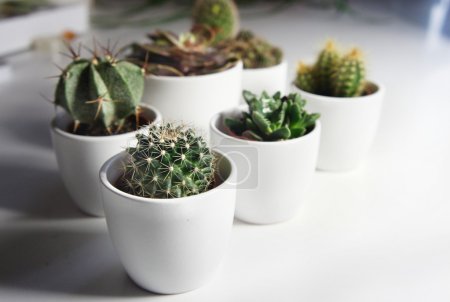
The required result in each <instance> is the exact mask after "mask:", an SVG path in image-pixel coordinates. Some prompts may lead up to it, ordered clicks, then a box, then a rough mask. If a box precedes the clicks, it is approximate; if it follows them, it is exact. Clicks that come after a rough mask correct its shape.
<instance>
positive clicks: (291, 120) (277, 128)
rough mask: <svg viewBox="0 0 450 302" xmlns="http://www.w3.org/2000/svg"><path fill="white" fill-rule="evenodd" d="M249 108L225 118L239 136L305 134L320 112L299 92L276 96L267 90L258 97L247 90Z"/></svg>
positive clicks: (274, 137)
mask: <svg viewBox="0 0 450 302" xmlns="http://www.w3.org/2000/svg"><path fill="white" fill-rule="evenodd" d="M243 95H244V99H245V101H246V102H247V104H248V107H249V111H248V112H242V115H241V116H240V117H239V118H237V119H234V118H225V120H224V123H225V125H226V126H227V127H228V128H229V129H230V130H231V131H232V132H233V133H234V134H235V135H237V136H240V137H242V138H245V139H249V140H256V141H279V140H288V139H293V138H297V137H300V136H303V135H305V134H307V133H308V132H310V131H311V130H312V129H314V126H315V122H316V120H317V119H318V118H319V117H320V115H319V114H318V113H313V114H308V113H307V112H306V111H305V110H304V106H305V103H306V102H305V100H303V99H302V98H301V97H300V96H299V95H298V94H295V93H293V94H290V95H288V96H283V97H282V96H281V93H280V92H277V93H276V94H274V95H273V96H272V97H270V96H269V95H268V94H267V93H265V92H263V93H262V95H261V96H260V97H259V98H258V97H257V96H256V95H254V94H253V93H251V92H249V91H244V93H243Z"/></svg>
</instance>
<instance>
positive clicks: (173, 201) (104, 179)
mask: <svg viewBox="0 0 450 302" xmlns="http://www.w3.org/2000/svg"><path fill="white" fill-rule="evenodd" d="M213 153H217V154H220V156H221V157H222V158H224V159H226V160H227V162H228V164H229V165H230V174H229V175H228V177H227V178H226V179H225V180H223V182H222V183H221V184H220V185H218V186H217V187H214V188H212V189H211V190H208V191H206V192H203V193H199V194H196V195H191V196H186V197H179V198H167V199H165V198H148V197H141V196H136V195H132V194H129V193H126V192H123V191H121V190H119V189H118V188H116V187H115V186H114V185H113V184H112V183H111V182H110V181H109V180H108V171H109V170H110V169H111V166H112V164H113V163H115V162H117V161H119V160H120V161H122V160H123V158H124V157H125V156H126V155H127V153H126V151H122V152H120V153H118V154H116V155H114V156H113V157H111V158H109V159H108V160H107V161H106V162H105V163H104V164H103V165H102V167H101V168H100V173H99V176H100V182H101V184H102V185H103V186H105V188H107V189H108V190H109V191H111V192H113V193H114V194H115V195H118V196H120V197H123V198H126V199H128V200H130V201H133V202H138V203H149V204H163V205H177V204H179V203H186V202H195V201H196V200H198V197H199V196H207V195H211V194H214V193H215V192H217V190H218V189H223V187H225V186H226V185H227V181H228V180H229V179H232V178H234V177H235V174H236V173H237V172H236V166H235V164H234V162H233V161H232V160H230V158H229V157H228V156H227V155H226V154H224V153H223V152H220V151H218V150H213ZM225 189H227V190H231V189H232V188H225Z"/></svg>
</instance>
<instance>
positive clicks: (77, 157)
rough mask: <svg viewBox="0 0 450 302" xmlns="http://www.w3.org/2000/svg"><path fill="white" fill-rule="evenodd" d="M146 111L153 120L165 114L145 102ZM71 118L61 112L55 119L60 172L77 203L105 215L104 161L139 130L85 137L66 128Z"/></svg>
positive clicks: (54, 133) (55, 138)
mask: <svg viewBox="0 0 450 302" xmlns="http://www.w3.org/2000/svg"><path fill="white" fill-rule="evenodd" d="M142 114H143V115H144V116H145V117H146V118H147V119H148V120H149V121H153V122H159V121H161V114H160V113H159V112H158V111H157V110H156V109H155V108H153V107H151V106H147V105H142ZM71 122H72V119H71V117H70V116H69V115H68V114H67V113H66V112H60V113H59V114H58V115H57V116H56V117H55V118H54V119H53V121H52V124H51V134H52V141H53V148H54V149H55V153H56V159H57V161H58V166H59V171H60V173H61V177H62V180H63V182H64V185H65V187H66V189H67V191H68V192H69V194H70V196H71V197H72V199H73V201H74V202H75V203H76V205H77V206H78V207H79V208H80V209H81V210H82V211H83V212H85V213H87V214H90V215H93V216H104V212H103V207H102V199H101V193H100V182H99V180H98V173H99V171H100V167H101V166H102V165H103V163H104V162H105V161H106V160H107V159H108V158H110V157H111V156H113V155H114V154H117V153H118V152H120V151H122V150H123V149H124V148H125V147H127V146H128V145H129V143H130V142H131V141H133V140H134V138H135V135H136V131H133V132H129V133H124V134H118V135H110V136H84V135H77V134H72V133H69V132H67V131H66V129H67V128H68V126H69V125H70V123H71Z"/></svg>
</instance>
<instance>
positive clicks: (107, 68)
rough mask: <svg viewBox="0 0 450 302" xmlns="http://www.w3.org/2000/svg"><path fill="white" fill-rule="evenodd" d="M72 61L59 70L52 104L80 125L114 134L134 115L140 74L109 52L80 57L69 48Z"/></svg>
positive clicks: (140, 87)
mask: <svg viewBox="0 0 450 302" xmlns="http://www.w3.org/2000/svg"><path fill="white" fill-rule="evenodd" d="M70 50H71V53H72V55H73V61H72V62H71V63H70V64H69V65H67V66H66V68H64V69H61V71H62V74H61V75H60V76H59V80H58V84H57V86H56V91H55V104H56V105H58V106H61V107H62V108H64V109H65V110H66V111H67V112H68V113H69V114H70V115H71V116H72V118H73V120H74V123H75V129H74V130H76V128H77V127H78V126H79V125H80V124H86V125H88V126H89V128H101V129H105V130H106V131H107V132H108V133H113V132H117V131H118V130H120V129H121V127H123V125H124V122H125V120H126V119H127V118H128V117H130V116H131V115H133V114H135V113H136V110H137V107H138V104H139V102H140V101H141V98H142V94H143V91H144V72H143V71H142V69H141V68H140V67H139V66H137V65H135V64H132V63H130V62H127V61H122V60H118V59H117V58H115V57H114V56H113V55H112V53H111V52H110V51H109V50H105V53H104V54H103V56H100V55H98V54H97V52H96V51H95V52H93V54H94V55H93V57H92V58H81V57H80V55H79V53H78V54H77V53H75V52H74V51H73V49H70Z"/></svg>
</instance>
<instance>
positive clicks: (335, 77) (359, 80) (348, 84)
mask: <svg viewBox="0 0 450 302" xmlns="http://www.w3.org/2000/svg"><path fill="white" fill-rule="evenodd" d="M364 65H365V64H364V61H363V59H362V55H361V51H360V50H359V49H357V48H353V49H352V50H351V51H350V52H349V53H348V54H346V55H345V56H341V55H340V54H339V52H337V51H336V48H335V45H334V43H333V42H332V41H328V42H327V44H326V46H325V49H324V50H322V51H321V52H320V54H319V57H318V59H317V61H316V63H315V64H314V66H313V67H312V74H311V70H310V69H311V68H310V67H308V66H306V65H304V64H303V63H300V64H299V68H298V69H297V77H296V79H295V81H294V84H295V85H296V86H297V87H298V88H300V89H302V90H304V91H307V92H311V93H315V94H319V95H325V96H334V97H356V96H360V95H362V94H364V93H367V92H368V91H367V89H366V86H367V85H366V80H365V67H364Z"/></svg>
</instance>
